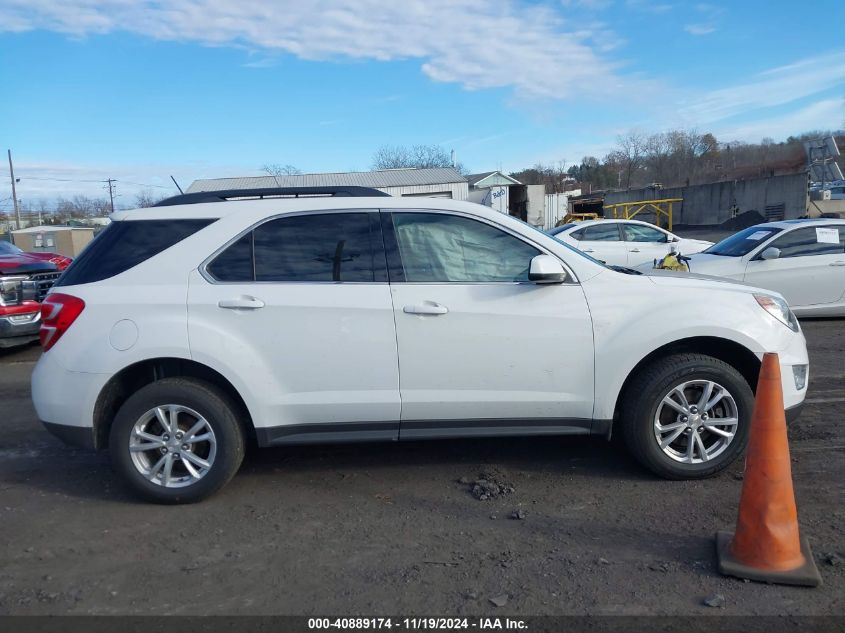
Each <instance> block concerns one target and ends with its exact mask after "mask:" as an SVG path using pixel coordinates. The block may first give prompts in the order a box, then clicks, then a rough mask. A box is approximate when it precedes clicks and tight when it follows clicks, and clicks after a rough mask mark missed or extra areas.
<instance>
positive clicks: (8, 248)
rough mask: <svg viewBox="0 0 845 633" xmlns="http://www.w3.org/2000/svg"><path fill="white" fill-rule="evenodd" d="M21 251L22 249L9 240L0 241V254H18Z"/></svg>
mask: <svg viewBox="0 0 845 633" xmlns="http://www.w3.org/2000/svg"><path fill="white" fill-rule="evenodd" d="M21 253H23V251H22V250H21V249H19V248H18V247H17V246H15V245H14V244H12V243H11V242H3V241H0V255H20V254H21Z"/></svg>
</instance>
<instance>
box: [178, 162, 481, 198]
mask: <svg viewBox="0 0 845 633" xmlns="http://www.w3.org/2000/svg"><path fill="white" fill-rule="evenodd" d="M338 186H345V187H352V186H358V187H372V188H374V189H379V190H380V191H384V192H385V193H388V194H390V195H391V196H398V197H401V196H427V197H432V198H452V199H454V200H466V199H467V198H468V196H469V184H468V183H467V179H466V178H464V177H463V176H461V174H460V173H458V172H457V171H456V170H454V169H452V168H451V167H436V168H432V169H384V170H381V171H349V172H338V173H327V174H299V175H296V176H247V177H243V178H212V179H206V180H195V181H194V182H193V183H191V186H190V187H188V189H187V190H186V191H185V193H196V192H200V191H224V190H229V189H235V190H237V189H262V188H266V187H338Z"/></svg>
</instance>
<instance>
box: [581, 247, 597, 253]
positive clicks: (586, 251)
mask: <svg viewBox="0 0 845 633" xmlns="http://www.w3.org/2000/svg"><path fill="white" fill-rule="evenodd" d="M581 252H582V253H595V252H596V251H595V249H593V248H585V249H584V250H583V251H581Z"/></svg>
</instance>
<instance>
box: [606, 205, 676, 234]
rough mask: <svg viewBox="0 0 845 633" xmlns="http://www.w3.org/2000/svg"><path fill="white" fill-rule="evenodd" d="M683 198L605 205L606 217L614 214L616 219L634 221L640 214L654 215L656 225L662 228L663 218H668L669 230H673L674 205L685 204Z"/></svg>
mask: <svg viewBox="0 0 845 633" xmlns="http://www.w3.org/2000/svg"><path fill="white" fill-rule="evenodd" d="M683 201H684V199H683V198H662V199H660V200H637V201H636V202H617V203H615V204H606V205H604V217H605V218H609V217H610V214H611V213H612V214H613V217H614V219H617V220H618V219H619V218H620V217H621V218H624V219H626V220H631V219H633V218H634V217H635V216H636V215H637V214H638V213H654V223H655V224H656V225H657V226H661V218H663V217H665V218H666V223H667V226H666V228H667V229H668V230H670V231H671V230H672V205H673V204H674V203H676V202H683Z"/></svg>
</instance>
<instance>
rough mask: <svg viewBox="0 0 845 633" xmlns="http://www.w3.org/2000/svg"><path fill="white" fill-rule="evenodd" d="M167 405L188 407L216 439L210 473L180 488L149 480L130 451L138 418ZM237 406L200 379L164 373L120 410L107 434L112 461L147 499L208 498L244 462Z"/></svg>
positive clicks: (190, 500)
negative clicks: (200, 417)
mask: <svg viewBox="0 0 845 633" xmlns="http://www.w3.org/2000/svg"><path fill="white" fill-rule="evenodd" d="M166 405H178V406H182V407H188V408H189V409H192V410H194V411H195V412H197V413H199V414H200V415H201V416H202V417H203V418H205V420H206V421H207V423H208V426H210V427H211V430H212V431H213V435H214V437H215V440H216V446H215V450H216V454H215V456H214V459H213V460H212V461H211V465H210V467H209V468H208V469H207V472H205V474H204V475H203V476H202V477H201V478H199V479H197V480H195V481H194V482H193V483H189V484H188V485H185V486H183V487H178V488H169V487H165V486H163V485H161V484H158V483H154V482H153V481H151V480H149V479H147V478H146V477H145V476H144V475H143V474H142V473H141V472H140V471H139V470H138V468H137V467H136V465H135V463H134V462H133V458H132V453H131V452H130V450H129V441H130V437H132V435H133V428H134V426H135V424H136V422H138V421H139V420H140V419H141V418H142V416H144V414H145V413H146V412H149V411H150V410H152V409H154V408H155V407H163V406H166ZM237 411H238V408H237V407H236V406H235V405H234V403H233V402H232V401H231V399H230V398H229V397H228V396H226V394H224V393H222V392H221V391H219V390H218V389H217V388H216V387H214V386H213V385H211V384H209V383H206V382H204V381H201V380H196V379H193V378H165V379H163V380H159V381H157V382H154V383H151V384H149V385H146V386H145V387H142V388H141V389H139V390H138V391H137V392H135V393H134V394H133V395H132V396H131V397H130V398H129V399H128V400H127V401H126V402H125V403H124V404H123V406H121V407H120V410H119V411H118V412H117V416H116V417H115V419H114V422H113V424H112V427H111V432H110V435H109V452H110V453H111V459H112V464H113V466H114V468H115V470H117V472H118V473H119V474H120V475H121V476H122V477H123V479H124V480H125V481H126V482H127V483H128V484H129V486H130V488H132V490H133V491H134V492H136V493H137V494H138V495H140V496H141V497H142V498H143V499H145V500H147V501H152V502H155V503H166V504H176V503H194V502H196V501H200V500H202V499H205V498H206V497H208V496H210V495H211V494H213V493H215V492H216V491H218V490H219V489H220V488H222V487H223V486H224V485H225V484H226V483H228V481H229V480H230V479H231V478H232V477H233V476H234V475H235V473H236V472H237V471H238V468H239V467H240V465H241V462H242V461H243V456H244V434H243V430H242V427H241V425H240V423H239V422H238V417H237ZM161 450H164V449H161ZM174 468H176V467H175V466H174ZM182 468H184V466H182ZM185 472H186V471H185ZM183 474H184V473H183Z"/></svg>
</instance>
